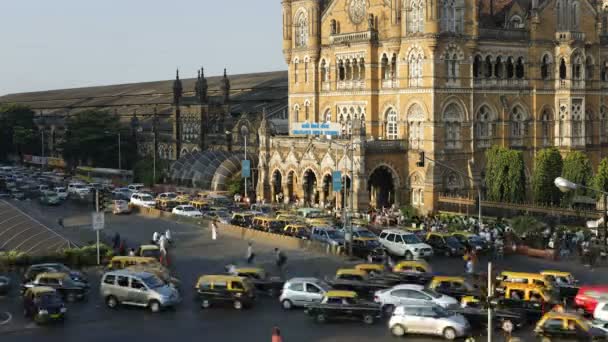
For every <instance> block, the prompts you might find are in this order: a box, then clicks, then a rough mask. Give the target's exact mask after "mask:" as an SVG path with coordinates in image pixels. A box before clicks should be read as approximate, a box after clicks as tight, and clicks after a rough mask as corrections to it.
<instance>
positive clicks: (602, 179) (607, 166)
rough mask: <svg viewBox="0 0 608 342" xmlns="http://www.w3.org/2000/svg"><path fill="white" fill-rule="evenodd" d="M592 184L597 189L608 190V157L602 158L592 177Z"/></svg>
mask: <svg viewBox="0 0 608 342" xmlns="http://www.w3.org/2000/svg"><path fill="white" fill-rule="evenodd" d="M593 186H594V188H595V189H597V190H599V191H604V192H608V157H607V158H604V159H602V161H601V162H600V166H599V167H598V168H597V173H596V174H595V177H594V178H593Z"/></svg>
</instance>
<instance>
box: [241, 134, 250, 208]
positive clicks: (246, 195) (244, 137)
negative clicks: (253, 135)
mask: <svg viewBox="0 0 608 342" xmlns="http://www.w3.org/2000/svg"><path fill="white" fill-rule="evenodd" d="M241 135H242V136H243V141H244V146H245V160H247V135H249V129H248V128H247V126H243V127H241ZM243 178H245V201H247V199H248V198H249V194H248V193H247V177H243Z"/></svg>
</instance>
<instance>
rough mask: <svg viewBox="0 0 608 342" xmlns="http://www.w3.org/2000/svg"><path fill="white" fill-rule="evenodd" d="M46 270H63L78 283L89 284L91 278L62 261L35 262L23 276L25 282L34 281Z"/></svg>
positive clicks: (62, 271)
mask: <svg viewBox="0 0 608 342" xmlns="http://www.w3.org/2000/svg"><path fill="white" fill-rule="evenodd" d="M45 272H51V273H52V272H61V273H67V274H69V275H70V278H72V280H73V281H75V282H78V283H84V284H88V282H89V280H88V279H87V277H86V276H85V275H84V274H83V273H82V272H80V271H75V270H72V269H71V268H69V267H67V266H66V265H64V264H60V263H46V264H35V265H32V266H30V267H29V268H28V269H27V270H26V271H25V274H24V276H23V283H27V282H30V281H33V280H34V279H35V278H36V276H37V275H38V274H40V273H45Z"/></svg>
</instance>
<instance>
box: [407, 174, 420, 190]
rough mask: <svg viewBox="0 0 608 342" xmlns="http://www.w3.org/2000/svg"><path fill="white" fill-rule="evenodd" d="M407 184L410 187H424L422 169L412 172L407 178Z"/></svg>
mask: <svg viewBox="0 0 608 342" xmlns="http://www.w3.org/2000/svg"><path fill="white" fill-rule="evenodd" d="M407 185H408V187H409V188H410V189H412V188H421V187H424V175H423V174H422V173H421V172H420V171H414V172H412V173H410V175H409V177H408V178H407Z"/></svg>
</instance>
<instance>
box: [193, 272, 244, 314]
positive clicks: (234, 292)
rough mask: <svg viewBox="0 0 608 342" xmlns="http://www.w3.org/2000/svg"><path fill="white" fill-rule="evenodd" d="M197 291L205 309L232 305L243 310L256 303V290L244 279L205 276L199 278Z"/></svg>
mask: <svg viewBox="0 0 608 342" xmlns="http://www.w3.org/2000/svg"><path fill="white" fill-rule="evenodd" d="M195 290H196V293H197V296H198V298H199V299H200V302H201V308H203V309H208V308H210V307H211V306H212V305H215V304H222V303H224V304H225V303H231V304H232V307H234V308H235V309H237V310H241V309H243V308H244V307H250V306H252V305H253V303H254V302H255V288H254V286H253V284H252V283H251V281H249V279H247V278H244V277H238V276H232V275H203V276H200V277H199V278H198V281H197V282H196V286H195Z"/></svg>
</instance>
